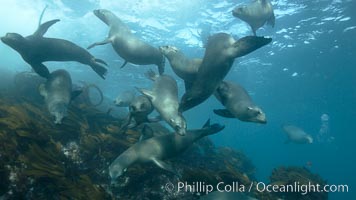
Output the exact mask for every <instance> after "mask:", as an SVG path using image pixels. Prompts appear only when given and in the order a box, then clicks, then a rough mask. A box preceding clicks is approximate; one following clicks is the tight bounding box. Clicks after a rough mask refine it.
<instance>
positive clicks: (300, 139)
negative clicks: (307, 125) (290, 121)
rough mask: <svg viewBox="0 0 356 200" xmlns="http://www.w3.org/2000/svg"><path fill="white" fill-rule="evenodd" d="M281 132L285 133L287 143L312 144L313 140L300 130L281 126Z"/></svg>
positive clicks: (294, 127)
mask: <svg viewBox="0 0 356 200" xmlns="http://www.w3.org/2000/svg"><path fill="white" fill-rule="evenodd" d="M282 128H283V130H284V131H285V132H286V133H287V136H288V140H287V141H286V143H288V142H294V143H297V144H311V143H313V138H312V136H311V135H309V134H307V133H305V132H304V131H303V130H302V129H301V128H299V127H296V126H293V125H283V126H282Z"/></svg>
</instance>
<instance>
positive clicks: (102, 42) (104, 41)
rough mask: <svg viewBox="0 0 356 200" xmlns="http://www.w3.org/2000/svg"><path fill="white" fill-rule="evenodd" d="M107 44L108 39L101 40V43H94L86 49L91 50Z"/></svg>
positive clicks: (109, 41)
mask: <svg viewBox="0 0 356 200" xmlns="http://www.w3.org/2000/svg"><path fill="white" fill-rule="evenodd" d="M107 43H111V40H110V38H106V39H105V40H103V41H101V42H95V43H93V44H91V45H89V46H88V47H87V49H91V48H93V47H95V46H98V45H104V44H107Z"/></svg>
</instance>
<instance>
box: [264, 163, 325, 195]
mask: <svg viewBox="0 0 356 200" xmlns="http://www.w3.org/2000/svg"><path fill="white" fill-rule="evenodd" d="M270 181H271V183H270V184H271V185H278V186H284V187H285V188H287V187H288V185H289V186H294V189H295V190H298V191H289V192H278V193H275V195H277V196H278V197H280V198H282V199H291V200H326V199H328V193H326V192H322V191H321V190H322V188H323V187H324V186H325V185H326V184H327V183H326V181H325V180H323V179H322V178H321V177H320V176H319V175H316V174H313V173H311V172H310V171H309V170H308V169H306V168H304V167H278V168H276V169H274V170H273V171H272V175H271V176H270ZM317 185H319V188H320V191H317V188H316V186H317ZM306 186H308V187H306Z"/></svg>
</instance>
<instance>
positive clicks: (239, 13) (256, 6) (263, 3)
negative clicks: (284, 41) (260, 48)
mask: <svg viewBox="0 0 356 200" xmlns="http://www.w3.org/2000/svg"><path fill="white" fill-rule="evenodd" d="M232 15H233V16H234V17H237V18H239V19H241V20H242V21H245V22H246V23H248V24H249V25H250V26H251V29H252V31H253V34H254V35H256V31H257V29H259V28H260V27H262V26H263V25H264V24H266V23H267V24H268V25H271V26H272V27H274V24H275V16H274V12H273V7H272V4H271V2H270V1H269V0H254V1H253V2H252V3H251V4H249V5H244V6H237V7H235V8H234V10H233V11H232Z"/></svg>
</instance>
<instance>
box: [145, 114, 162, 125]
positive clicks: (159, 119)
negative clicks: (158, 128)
mask: <svg viewBox="0 0 356 200" xmlns="http://www.w3.org/2000/svg"><path fill="white" fill-rule="evenodd" d="M159 121H162V116H161V115H158V116H156V117H153V118H149V119H148V122H149V123H155V122H159Z"/></svg>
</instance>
